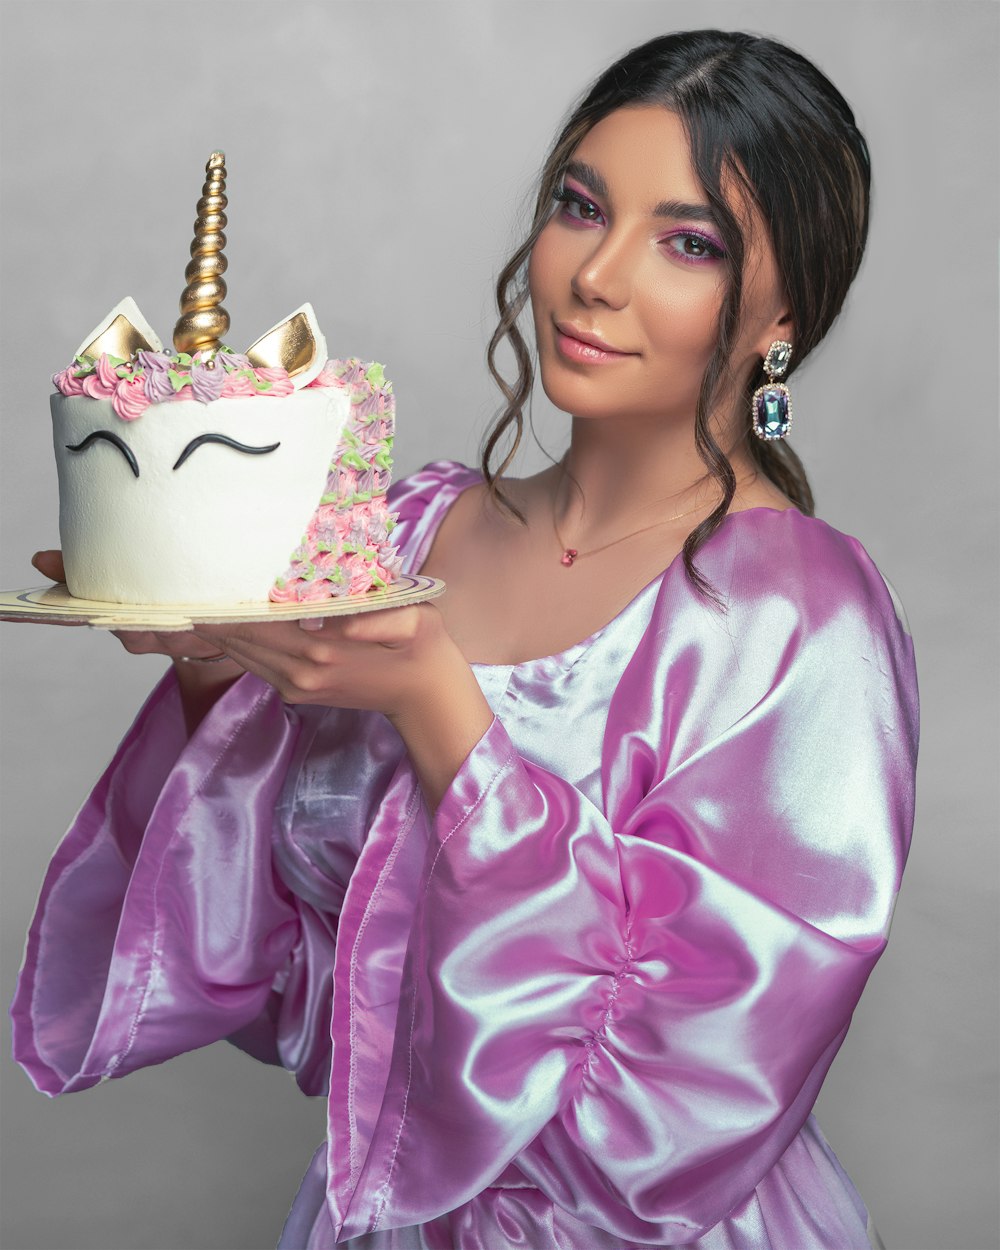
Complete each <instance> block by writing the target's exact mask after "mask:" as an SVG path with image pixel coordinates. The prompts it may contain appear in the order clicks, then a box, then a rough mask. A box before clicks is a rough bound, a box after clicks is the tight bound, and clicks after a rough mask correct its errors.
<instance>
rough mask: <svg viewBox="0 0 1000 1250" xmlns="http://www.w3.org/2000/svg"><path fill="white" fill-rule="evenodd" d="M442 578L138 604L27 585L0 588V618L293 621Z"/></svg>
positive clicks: (352, 611) (165, 623) (165, 628)
mask: <svg viewBox="0 0 1000 1250" xmlns="http://www.w3.org/2000/svg"><path fill="white" fill-rule="evenodd" d="M443 590H444V582H441V581H438V580H437V579H436V578H434V577H421V576H419V575H415V576H402V577H400V578H399V580H398V581H396V582H395V583H394V584H393V585H392V586H390V587H389V589H388V590H382V591H375V592H374V593H370V594H367V595H356V596H355V597H354V598H353V599H350V598H347V597H346V596H345V597H344V598H342V599H323V600H320V601H319V602H316V603H269V602H264V603H241V604H236V605H233V604H217V605H214V604H211V603H199V604H183V603H182V604H176V603H171V604H167V605H164V604H141V603H101V602H99V601H97V600H94V599H77V598H75V597H74V596H73V595H71V594H70V593H69V591H68V590H67V588H66V587H65V586H64V585H62V584H60V585H56V586H37V587H35V588H34V589H29V590H0V621H30V622H34V623H35V624H38V625H89V626H91V627H92V628H93V629H127V630H153V631H155V632H157V633H174V632H176V631H181V630H186V629H190V628H191V627H192V625H224V624H225V623H226V622H227V621H228V622H238V621H298V620H301V619H303V618H305V617H316V616H354V615H356V614H357V613H358V612H382V611H385V610H386V609H387V608H406V607H410V606H411V605H412V604H415V603H426V602H427V600H428V599H436V598H437V596H438V595H440V594H441V593H442V592H443Z"/></svg>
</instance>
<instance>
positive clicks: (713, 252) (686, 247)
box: [663, 233, 726, 262]
mask: <svg viewBox="0 0 1000 1250" xmlns="http://www.w3.org/2000/svg"><path fill="white" fill-rule="evenodd" d="M663 242H664V243H666V245H667V247H668V248H669V249H670V251H672V252H673V253H674V254H675V255H676V256H678V257H679V258H680V259H681V260H685V261H693V262H697V261H709V260H722V258H723V257H724V256H725V254H726V253H725V252H724V251H723V250H722V248H721V247H720V246H719V244H718V243H714V242H713V241H712V240H711V239H709V238H707V237H706V236H705V235H703V234H690V233H689V234H672V235H670V236H668V237H667V238H666V239H664V240H663Z"/></svg>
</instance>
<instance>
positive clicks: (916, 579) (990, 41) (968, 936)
mask: <svg viewBox="0 0 1000 1250" xmlns="http://www.w3.org/2000/svg"><path fill="white" fill-rule="evenodd" d="M2 18H3V32H2V33H3V50H2V64H0V70H2V92H3V95H2V108H3V136H2V138H3V148H2V157H3V162H2V197H3V198H2V211H3V218H2V225H3V239H2V246H3V251H2V279H3V308H2V336H3V337H2V342H3V345H4V349H5V357H6V360H7V365H6V369H5V372H6V379H7V380H6V382H5V383H4V385H3V391H2V422H3V440H4V441H3V446H4V454H3V500H2V506H3V512H2V517H3V553H2V565H0V585H3V586H5V587H14V586H24V585H32V584H37V580H38V579H37V577H36V575H34V574H33V572H32V570H31V569H30V568H29V566H28V555H29V554H30V552H31V551H32V550H34V549H35V548H37V547H42V546H47V545H55V544H56V542H57V528H56V494H55V474H54V471H53V466H52V463H51V450H50V445H49V438H50V436H49V427H48V415H47V412H48V402H47V395H48V391H49V386H48V381H47V378H48V375H49V374H51V373H52V372H53V371H54V370H55V369H57V368H61V367H62V366H63V365H64V364H65V363H66V361H67V359H68V356H69V353H70V352H71V351H72V349H73V348H74V347H75V346H76V344H77V343H78V342H79V341H80V339H81V338H82V337H83V335H84V334H85V333H86V332H87V331H88V330H89V329H90V327H91V326H92V325H93V324H94V323H95V322H96V321H97V320H98V318H99V317H100V316H102V315H103V313H104V312H105V311H106V310H107V309H109V308H110V307H111V306H112V305H113V304H115V303H116V302H117V301H118V300H119V299H120V298H122V297H123V296H124V295H127V294H131V295H133V296H134V297H135V298H136V299H137V300H138V301H139V304H140V306H141V307H142V308H143V310H144V312H145V313H146V315H147V317H148V318H149V319H150V320H151V321H152V323H153V324H154V326H156V327H157V328H158V330H159V333H160V334H161V336H162V337H163V338H164V339H169V336H170V333H171V329H172V325H173V321H174V318H175V315H176V314H175V307H176V300H177V296H178V295H179V293H180V290H181V286H182V284H183V282H182V273H183V268H184V264H185V261H186V257H187V248H188V243H189V240H190V227H191V222H192V220H193V215H192V214H193V208H194V202H195V199H196V198H197V194H198V191H199V188H200V185H201V178H202V169H203V166H204V161H205V159H206V158H207V156H208V154H209V152H210V151H211V150H212V149H213V148H214V147H222V148H224V149H225V151H226V154H227V157H228V164H229V170H230V180H229V194H230V201H231V202H230V223H231V224H230V229H229V236H230V247H229V249H228V254H229V259H230V270H229V274H228V275H227V276H228V277H229V279H230V297H229V299H228V300H227V305H228V307H229V310H230V313H231V314H232V318H233V332H232V335H231V342H232V344H233V346H235V347H237V348H239V347H242V346H245V345H246V344H248V343H249V342H250V341H251V340H252V339H254V338H255V337H256V336H257V335H258V334H259V333H260V332H262V331H263V330H264V329H266V328H267V327H268V326H269V325H271V324H272V323H273V322H274V321H276V320H277V319H278V318H279V317H280V316H282V315H284V314H285V313H286V312H289V311H291V309H293V308H294V307H296V306H297V305H298V304H299V303H300V302H301V301H303V300H304V299H310V300H312V302H313V303H314V304H315V306H316V309H317V311H318V313H319V317H320V321H321V324H322V325H323V327H324V329H325V332H326V335H327V338H328V340H329V342H330V343H331V345H332V347H333V348H334V349H335V350H336V352H337V354H341V355H348V354H358V355H362V356H375V357H378V358H380V359H382V360H384V361H385V362H386V364H387V366H388V368H389V372H390V376H392V377H393V378H394V380H395V384H396V389H397V392H398V395H399V397H400V411H401V420H400V434H399V440H398V466H399V469H400V471H404V472H405V471H407V470H409V469H412V468H414V467H416V466H417V465H419V464H421V463H422V462H424V461H425V460H426V459H429V458H432V457H437V456H445V455H446V456H453V457H457V458H464V459H469V458H470V457H474V456H475V452H476V447H477V443H478V439H479V435H480V433H481V431H482V429H483V426H484V424H485V422H486V420H487V419H488V416H489V415H490V413H491V412H492V411H493V408H494V406H495V395H494V394H493V392H492V391H491V387H490V384H489V382H488V379H487V376H486V372H485V368H484V365H483V352H484V345H485V342H486V339H487V338H488V335H489V333H490V330H491V328H492V312H491V306H490V300H491V296H490V291H491V281H492V278H493V275H494V274H495V273H496V271H497V270H498V268H499V266H500V264H501V262H502V259H503V258H504V257H505V254H506V252H507V250H508V248H509V246H510V243H511V240H512V238H513V237H514V234H515V232H516V230H517V227H518V224H519V222H520V221H521V220H522V210H521V205H522V204H523V202H524V199H525V196H526V194H527V192H528V189H529V187H530V185H531V181H532V177H533V174H534V172H535V171H536V169H537V167H538V165H539V162H540V161H541V159H542V156H543V152H544V150H545V148H546V146H547V144H548V142H549V140H550V137H551V135H552V133H553V131H554V130H555V128H556V126H557V123H558V122H559V120H560V118H561V116H562V115H563V112H564V110H565V109H566V108H567V107H568V105H569V103H570V101H571V99H573V98H574V97H575V95H576V94H577V93H578V91H579V90H581V89H582V87H583V86H584V84H585V83H586V82H587V81H588V80H589V79H590V78H591V77H592V76H593V75H594V74H595V73H596V72H597V71H599V70H600V69H601V68H603V66H604V65H605V64H606V63H607V62H608V61H609V60H610V59H611V58H612V57H613V56H614V55H617V54H618V53H620V52H622V51H624V50H625V49H626V48H627V47H629V46H631V45H632V44H634V43H637V42H639V41H641V40H643V39H645V38H647V37H649V36H651V35H653V34H658V33H661V32H663V31H665V30H668V29H672V28H677V27H693V26H702V25H719V26H724V27H731V28H746V29H750V30H755V31H759V32H763V33H769V34H774V35H776V36H777V37H779V38H781V39H784V40H786V41H787V42H789V43H791V44H792V45H794V46H797V47H799V48H801V49H802V50H803V51H804V52H805V53H806V54H808V55H810V56H812V57H813V58H815V59H816V60H817V61H818V62H819V64H820V65H821V66H822V67H823V68H824V69H825V70H826V71H827V72H828V73H829V74H830V75H831V77H832V78H833V79H834V81H835V82H837V84H838V85H839V86H840V87H841V89H842V90H843V91H844V93H845V94H846V95H847V97H848V98H849V99H850V100H851V101H852V103H853V104H854V106H855V108H856V110H857V113H858V116H859V120H860V124H861V126H862V128H863V129H864V130H865V131H866V132H867V134H868V137H869V139H870V142H871V147H872V150H873V154H874V165H875V216H874V225H873V230H872V237H871V245H870V252H869V256H868V258H867V260H866V263H865V267H864V270H863V272H862V275H861V278H860V280H859V282H858V284H857V287H856V289H855V291H854V293H853V295H852V297H851V300H850V305H849V307H848V310H847V313H846V315H845V318H844V321H843V324H842V325H840V326H839V327H838V328H837V329H836V330H835V332H834V333H833V335H832V336H831V338H830V340H828V342H827V343H826V344H825V345H824V347H823V348H822V349H821V351H820V352H819V353H818V354H817V357H816V359H815V360H814V361H813V362H812V363H811V364H810V365H809V367H808V368H807V369H806V370H805V371H804V373H803V374H802V375H801V376H797V377H796V378H795V379H794V393H795V411H796V423H795V425H796V428H795V443H796V446H797V447H798V448H799V450H800V452H801V453H802V454H803V456H804V458H805V460H806V463H807V465H808V466H809V468H810V470H811V473H812V476H813V480H814V483H815V487H816V494H817V496H818V499H819V505H820V512H821V514H822V515H823V516H824V517H825V518H826V519H827V520H829V521H830V522H832V523H833V524H834V525H837V526H838V527H840V528H842V529H844V530H847V531H848V532H850V533H853V534H856V535H858V536H860V537H861V538H862V539H863V541H864V542H865V543H866V544H867V546H868V548H869V550H870V551H871V552H872V554H873V555H874V557H875V559H876V560H877V561H878V563H879V564H880V566H881V567H882V569H883V570H884V572H885V573H886V574H887V575H888V576H889V578H890V579H891V580H892V581H893V582H894V583H895V585H896V587H897V588H898V590H899V592H900V593H901V595H902V597H903V599H904V601H905V603H906V605H907V608H908V610H909V614H910V617H911V622H912V626H913V632H914V635H915V638H916V644H917V649H918V659H919V662H920V672H921V679H922V693H923V706H924V735H923V750H922V759H921V773H920V806H919V816H918V825H917V832H916V841H915V845H914V851H913V855H912V859H911V864H910V868H909V874H908V880H907V881H906V882H905V883H904V891H903V895H902V899H901V902H900V905H899V908H898V911H897V916H896V921H895V927H894V932H893V941H892V943H891V945H890V948H889V952H888V955H887V956H886V958H885V959H884V960H883V962H882V964H881V965H880V966H879V968H878V970H877V971H876V973H875V976H874V977H873V979H872V982H871V985H870V987H869V990H868V993H867V995H866V997H865V1000H864V1002H863V1004H862V1006H861V1008H860V1010H859V1011H858V1014H857V1018H856V1020H855V1025H854V1029H853V1032H852V1034H851V1036H850V1038H849V1039H848V1042H847V1044H846V1046H845V1048H844V1050H843V1052H842V1054H841V1057H840V1058H839V1059H838V1060H837V1063H836V1065H835V1068H834V1070H833V1072H832V1074H831V1076H830V1079H829V1080H828V1082H827V1085H826V1089H825V1092H824V1094H823V1096H822V1098H821V1100H820V1107H819V1113H820V1120H821V1123H822V1124H823V1126H824V1129H825V1131H826V1133H827V1134H828V1136H829V1137H830V1139H831V1141H832V1142H833V1145H834V1147H835V1149H836V1150H837V1151H838V1152H839V1154H840V1157H841V1158H842V1160H843V1161H844V1163H845V1165H846V1166H847V1168H848V1170H849V1171H850V1172H851V1174H852V1175H853V1176H854V1178H855V1179H856V1181H857V1183H858V1184H859V1186H860V1188H861V1189H862V1191H863V1193H864V1194H865V1195H866V1197H867V1199H868V1200H869V1202H870V1205H871V1207H872V1210H873V1212H874V1213H875V1216H876V1219H877V1220H878V1222H879V1224H880V1226H881V1228H882V1231H883V1236H884V1237H885V1239H886V1241H887V1243H888V1245H889V1247H890V1250H986V1248H988V1247H993V1246H996V1244H997V1241H996V1227H997V1225H996V1207H995V1196H996V1194H995V1191H996V1181H997V1173H996V1167H997V1143H996V1130H997V1113H996V1098H995V1095H996V1060H997V1033H996V991H997V967H996V954H997V925H996V920H995V897H996V886H997V859H996V845H997V837H996V835H997V829H996V822H995V812H996V804H995V798H996V795H995V789H996V772H997V755H996V745H997V744H996V717H995V712H994V702H995V693H996V688H997V682H996V677H997V673H996V662H995V655H994V646H993V641H994V633H995V628H996V622H997V616H996V604H997V585H996V574H997V527H996V492H995V483H996V480H997V454H996V453H997V433H996V428H995V417H996V364H995V356H996V349H995V345H996V336H997V317H996V298H995V274H994V261H995V240H996V214H995V210H994V198H995V192H996V186H997V169H996V156H995V153H996V99H995V90H994V86H993V83H994V81H995V74H996V51H995V50H996V33H997V10H996V8H995V7H994V5H993V4H991V3H961V2H956V3H922V2H918V0H914V2H912V3H911V2H897V3H885V2H880V0H868V2H865V3H843V2H838V3H824V2H815V3H801V2H799V3H795V2H790V3H785V2H781V0H757V2H755V3H754V2H747V3H736V2H725V0H716V2H704V3H698V2H697V0H689V2H688V3H684V4H680V3H676V4H675V3H671V2H668V0H661V2H658V3H643V2H639V0H635V2H631V3H630V2H626V3H617V4H612V3H608V2H603V3H596V4H591V3H587V2H585V0H568V2H566V3H561V2H546V0H534V2H531V3H516V2H513V0H512V2H509V3H482V4H477V3H471V2H466V3H450V2H441V3H427V2H420V0H418V2H416V3H371V2H370V3H353V2H352V3H304V2H300V0H282V2H281V3H277V2H275V3H227V2H225V0H202V2H201V3H189V2H179V3H178V2H175V3H173V4H171V5H154V4H147V3H145V2H144V0H130V2H122V3H117V2H114V0H96V2H95V0H89V2H86V3H83V2H81V0H76V2H72V0H31V3H18V2H11V0H7V2H6V3H3V5H2ZM536 415H537V423H538V427H539V433H540V436H541V438H542V440H543V441H544V442H545V443H546V445H547V446H549V447H550V448H552V449H556V450H558V449H559V448H560V446H561V439H562V435H563V430H564V428H565V419H564V418H563V417H562V416H561V415H559V414H553V413H552V412H550V411H547V410H546V409H545V406H544V404H538V405H536ZM538 460H539V456H538V453H532V454H530V455H529V456H528V457H527V458H526V460H525V464H524V467H525V468H530V467H532V466H534V465H535V464H537V463H538ZM0 643H2V648H3V654H2V660H3V681H4V717H3V723H2V728H3V767H4V776H3V786H2V798H3V837H2V850H3V869H4V872H3V876H4V890H5V894H4V908H3V959H4V963H3V982H2V995H3V997H4V999H5V1000H9V998H10V995H11V993H12V990H13V980H14V976H15V973H16V969H17V965H18V962H19V957H20V952H21V941H22V934H23V932H24V929H25V927H26V925H27V922H28V918H29V915H30V911H31V908H32V904H33V898H34V895H35V892H36V890H37V888H38V884H39V881H40V878H41V874H42V871H43V867H44V865H45V863H46V861H47V859H48V857H49V855H50V854H51V852H52V850H53V848H54V847H55V845H56V842H57V839H58V838H59V836H60V834H61V832H62V830H63V828H64V827H65V826H66V824H67V822H68V821H69V820H70V818H71V817H72V815H73V813H74V810H75V808H76V807H77V805H78V804H79V803H80V801H81V800H82V798H83V796H84V794H85V792H86V789H87V787H88V785H89V783H91V782H92V781H93V779H94V778H95V777H96V776H97V774H98V772H99V770H100V769H101V767H102V766H103V764H104V763H105V761H106V760H107V759H108V757H109V756H110V754H111V752H112V749H113V746H114V744H115V742H116V741H117V739H118V737H119V735H120V734H121V732H122V731H123V730H124V728H125V727H126V725H127V724H128V722H129V720H130V718H131V716H132V715H133V712H134V710H135V708H136V706H137V705H138V703H139V701H140V699H141V698H142V696H143V695H144V693H145V692H146V690H148V688H149V686H150V685H151V684H152V682H153V681H154V679H155V678H156V677H157V675H158V673H159V672H160V671H161V669H162V667H163V665H162V662H160V661H158V660H153V659H149V660H146V659H143V660H136V659H133V658H130V657H128V656H127V655H125V654H124V653H123V652H122V651H121V650H120V649H119V647H118V645H117V643H116V642H115V641H114V640H113V639H110V638H108V637H107V636H104V635H101V634H99V633H96V632H94V633H91V632H88V631H85V630H58V631H57V630H54V629H48V628H42V627H37V626H12V625H6V626H0ZM8 1050H9V1047H8V1044H7V1042H6V1041H5V1042H4V1047H3V1055H4V1059H3V1062H4V1064H5V1067H4V1071H3V1084H2V1098H3V1106H2V1123H3V1136H2V1147H3V1160H2V1173H0V1177H2V1185H3V1194H2V1198H3V1218H4V1232H3V1235H2V1236H3V1245H4V1246H5V1247H7V1250H29V1248H36V1250H41V1248H43V1247H47V1248H56V1247H60V1248H63V1250H68V1248H69V1247H75V1248H86V1247H94V1248H100V1250H138V1248H140V1247H155V1248H159V1250H169V1248H171V1247H185V1248H186V1247H200V1248H204V1250H222V1248H223V1247H239V1248H241V1250H246V1248H247V1247H254V1248H256V1247H269V1246H273V1244H274V1242H275V1239H276V1238H277V1235H278V1231H279V1229H280V1226H281V1222H282V1219H283V1216H284V1213H285V1211H286V1209H287V1206H288V1204H289V1202H290V1200H291V1198H292V1195H293V1192H294V1188H295V1185H296V1183H297V1180H298V1178H299V1176H300V1174H301V1172H302V1171H303V1169H304V1167H305V1165H306V1162H307V1160H308V1158H309V1156H310V1154H311V1152H312V1150H313V1148H314V1146H315V1145H316V1144H317V1142H318V1141H319V1139H320V1136H321V1133H322V1106H321V1104H319V1103H317V1102H311V1103H310V1102H308V1101H306V1100H304V1099H303V1098H302V1097H301V1096H300V1095H299V1094H298V1092H297V1091H296V1089H295V1086H294V1085H293V1083H292V1081H291V1078H290V1077H288V1076H287V1075H285V1074H284V1073H281V1072H278V1071H276V1070H270V1069H265V1068H263V1067H261V1066H260V1065H257V1064H255V1063H254V1062H253V1061H252V1060H250V1059H248V1058H246V1057H245V1056H243V1055H241V1054H239V1053H237V1052H235V1051H232V1050H231V1049H229V1048H227V1047H226V1046H224V1045H220V1046H216V1047H211V1048H209V1049H208V1050H204V1051H201V1052H199V1053H196V1054H193V1055H188V1056H185V1057H183V1058H181V1059H179V1060H177V1061H174V1062H172V1063H171V1064H169V1065H167V1066H165V1067H161V1068H157V1069H152V1070H150V1071H148V1072H146V1073H143V1074H141V1075H137V1076H134V1077H132V1078H130V1079H129V1080H127V1081H121V1082H118V1081H114V1082H111V1083H109V1084H107V1085H104V1086H102V1087H101V1088H99V1089H96V1090H92V1091H88V1092H86V1093H82V1094H77V1095H74V1096H73V1097H71V1098H68V1099H62V1100H57V1101H49V1100H47V1099H45V1098H43V1097H42V1096H41V1095H40V1094H37V1093H35V1092H33V1091H32V1089H31V1087H30V1086H29V1083H28V1082H27V1080H26V1079H25V1078H24V1076H23V1075H22V1074H21V1073H20V1072H19V1070H17V1069H16V1068H15V1067H14V1066H13V1065H12V1064H11V1062H10V1061H9V1059H7V1058H6V1055H7V1053H8ZM790 1250H798V1248H790Z"/></svg>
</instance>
